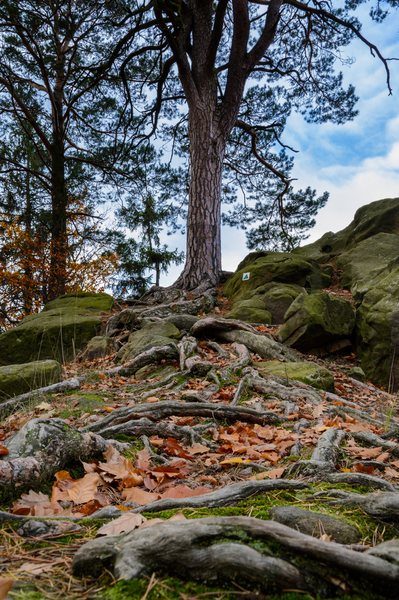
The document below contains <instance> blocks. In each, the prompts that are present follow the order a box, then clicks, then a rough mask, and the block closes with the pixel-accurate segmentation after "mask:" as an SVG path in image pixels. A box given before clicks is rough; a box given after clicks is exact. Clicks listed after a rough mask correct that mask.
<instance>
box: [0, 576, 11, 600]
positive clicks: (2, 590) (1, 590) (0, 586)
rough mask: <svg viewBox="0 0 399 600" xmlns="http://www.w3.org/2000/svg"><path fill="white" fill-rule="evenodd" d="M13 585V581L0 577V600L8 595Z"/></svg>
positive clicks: (9, 578)
mask: <svg viewBox="0 0 399 600" xmlns="http://www.w3.org/2000/svg"><path fill="white" fill-rule="evenodd" d="M13 583H14V580H13V579H12V578H11V577H0V600H4V598H5V597H6V596H7V595H8V592H9V591H10V589H11V588H12V586H13Z"/></svg>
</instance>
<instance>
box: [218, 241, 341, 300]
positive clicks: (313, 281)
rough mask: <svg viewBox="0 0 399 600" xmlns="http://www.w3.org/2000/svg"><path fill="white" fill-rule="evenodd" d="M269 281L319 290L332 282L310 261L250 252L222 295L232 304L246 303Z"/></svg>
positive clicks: (284, 255) (227, 283)
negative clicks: (243, 301)
mask: <svg viewBox="0 0 399 600" xmlns="http://www.w3.org/2000/svg"><path fill="white" fill-rule="evenodd" d="M271 281H275V282H278V283H289V284H297V285H300V286H302V287H305V286H306V287H313V288H318V289H319V288H324V287H326V286H328V285H329V284H330V281H331V278H330V277H329V276H328V275H326V274H325V273H323V271H322V270H321V269H320V267H319V265H318V264H317V263H316V262H315V261H314V260H312V259H308V258H304V257H302V256H296V255H293V254H290V253H287V252H266V251H265V252H252V253H251V254H249V255H248V256H247V257H246V258H245V259H244V261H243V262H242V263H240V264H239V265H238V268H237V271H236V272H235V274H234V275H233V277H230V279H229V280H228V281H227V282H226V283H225V285H224V288H223V293H224V295H225V296H227V298H228V299H229V300H232V301H234V302H238V301H242V300H248V299H250V298H251V297H252V296H253V295H254V293H258V288H259V287H261V286H264V285H265V284H267V283H270V282H271Z"/></svg>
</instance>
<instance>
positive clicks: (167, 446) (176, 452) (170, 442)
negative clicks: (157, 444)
mask: <svg viewBox="0 0 399 600" xmlns="http://www.w3.org/2000/svg"><path fill="white" fill-rule="evenodd" d="M162 448H163V451H164V452H165V453H166V454H169V455H170V456H178V457H179V458H187V459H189V460H191V459H192V456H191V455H190V454H188V453H187V452H186V451H185V450H184V448H183V446H182V445H181V444H180V443H179V442H178V441H177V440H175V439H174V438H168V439H167V440H165V443H164V445H163V447H162Z"/></svg>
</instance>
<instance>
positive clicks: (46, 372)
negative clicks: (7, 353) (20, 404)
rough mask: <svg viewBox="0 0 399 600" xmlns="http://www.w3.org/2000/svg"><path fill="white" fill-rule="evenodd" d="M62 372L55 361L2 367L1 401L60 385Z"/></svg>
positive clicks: (0, 377)
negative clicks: (41, 388) (56, 384)
mask: <svg viewBox="0 0 399 600" xmlns="http://www.w3.org/2000/svg"><path fill="white" fill-rule="evenodd" d="M61 372H62V369H61V365H60V364H59V363H58V362H56V361H55V360H42V361H36V362H31V363H25V364H19V365H18V364H17V365H8V366H6V367H0V400H6V399H8V398H10V397H12V396H18V395H19V394H25V393H26V392H29V391H30V390H36V389H38V388H40V387H45V386H47V385H52V384H53V383H58V382H59V381H60V377H61Z"/></svg>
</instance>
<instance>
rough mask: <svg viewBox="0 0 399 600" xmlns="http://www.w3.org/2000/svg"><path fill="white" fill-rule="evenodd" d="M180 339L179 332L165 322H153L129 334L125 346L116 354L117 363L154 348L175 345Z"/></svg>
mask: <svg viewBox="0 0 399 600" xmlns="http://www.w3.org/2000/svg"><path fill="white" fill-rule="evenodd" d="M179 337H180V331H179V330H178V329H177V327H175V326H174V325H173V323H169V322H167V321H155V322H154V323H148V324H147V325H145V326H144V327H143V328H142V329H140V330H139V331H135V332H134V333H132V334H130V336H129V340H128V342H127V344H125V345H124V346H123V347H122V348H121V349H120V350H119V352H118V355H117V359H116V360H117V361H121V362H126V361H129V360H132V359H133V358H135V357H136V356H138V355H139V354H141V353H142V352H145V351H146V350H149V349H150V348H153V347H154V346H167V345H170V344H171V343H173V344H174V343H176V342H175V341H174V340H177V339H178V338H179Z"/></svg>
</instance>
